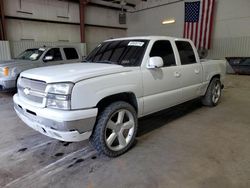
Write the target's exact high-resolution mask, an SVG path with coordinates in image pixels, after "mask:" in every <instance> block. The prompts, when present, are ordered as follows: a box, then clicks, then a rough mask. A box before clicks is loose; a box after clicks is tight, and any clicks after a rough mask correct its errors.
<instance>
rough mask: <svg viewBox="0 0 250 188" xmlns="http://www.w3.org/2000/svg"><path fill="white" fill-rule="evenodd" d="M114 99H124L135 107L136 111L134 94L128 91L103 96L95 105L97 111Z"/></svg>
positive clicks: (114, 100)
mask: <svg viewBox="0 0 250 188" xmlns="http://www.w3.org/2000/svg"><path fill="white" fill-rule="evenodd" d="M116 101H125V102H127V103H129V104H130V105H132V106H133V107H134V108H135V110H136V112H138V105H137V100H136V97H135V94H134V93H130V92H128V93H119V94H115V95H110V96H108V97H105V98H103V99H102V100H100V101H99V102H98V103H97V105H96V106H97V108H98V111H102V110H103V109H104V108H105V107H106V106H108V105H109V104H111V103H113V102H116Z"/></svg>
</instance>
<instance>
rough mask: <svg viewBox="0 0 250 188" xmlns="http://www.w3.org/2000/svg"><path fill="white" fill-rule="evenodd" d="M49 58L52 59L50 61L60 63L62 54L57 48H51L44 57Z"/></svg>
mask: <svg viewBox="0 0 250 188" xmlns="http://www.w3.org/2000/svg"><path fill="white" fill-rule="evenodd" d="M48 56H51V57H52V59H51V60H50V61H60V60H62V54H61V52H60V49H59V48H52V49H50V50H49V51H48V52H47V53H46V55H45V56H44V58H46V57H48Z"/></svg>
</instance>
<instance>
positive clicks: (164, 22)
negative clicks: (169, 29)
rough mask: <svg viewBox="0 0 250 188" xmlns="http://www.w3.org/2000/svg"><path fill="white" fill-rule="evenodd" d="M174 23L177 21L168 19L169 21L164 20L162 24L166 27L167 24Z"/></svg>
mask: <svg viewBox="0 0 250 188" xmlns="http://www.w3.org/2000/svg"><path fill="white" fill-rule="evenodd" d="M172 23H175V19H173V18H172V19H167V20H163V21H162V24H163V25H166V24H172Z"/></svg>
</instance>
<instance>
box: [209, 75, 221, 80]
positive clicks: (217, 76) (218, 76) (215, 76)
mask: <svg viewBox="0 0 250 188" xmlns="http://www.w3.org/2000/svg"><path fill="white" fill-rule="evenodd" d="M214 78H219V79H220V75H219V74H216V75H214V76H213V77H212V78H211V81H212V80H213V79H214Z"/></svg>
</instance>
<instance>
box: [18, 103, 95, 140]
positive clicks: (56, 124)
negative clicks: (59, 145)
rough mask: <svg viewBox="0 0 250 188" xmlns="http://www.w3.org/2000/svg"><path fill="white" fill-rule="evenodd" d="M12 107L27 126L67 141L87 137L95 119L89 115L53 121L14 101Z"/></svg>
mask: <svg viewBox="0 0 250 188" xmlns="http://www.w3.org/2000/svg"><path fill="white" fill-rule="evenodd" d="M14 102H15V100H14ZM14 109H15V111H16V113H17V115H18V116H19V118H20V119H21V120H22V121H23V122H24V123H25V124H27V125H28V126H29V127H31V128H33V129H35V130H36V131H39V132H40V133H42V134H44V135H46V136H49V137H52V138H55V139H58V140H62V141H67V142H77V141H82V140H86V139H88V138H89V137H90V136H91V133H92V130H93V128H94V124H95V120H96V117H89V118H85V119H80V120H71V121H55V120H52V119H48V118H44V117H39V116H38V115H37V114H36V113H35V112H33V111H31V110H29V109H26V108H25V106H22V104H18V103H14Z"/></svg>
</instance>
